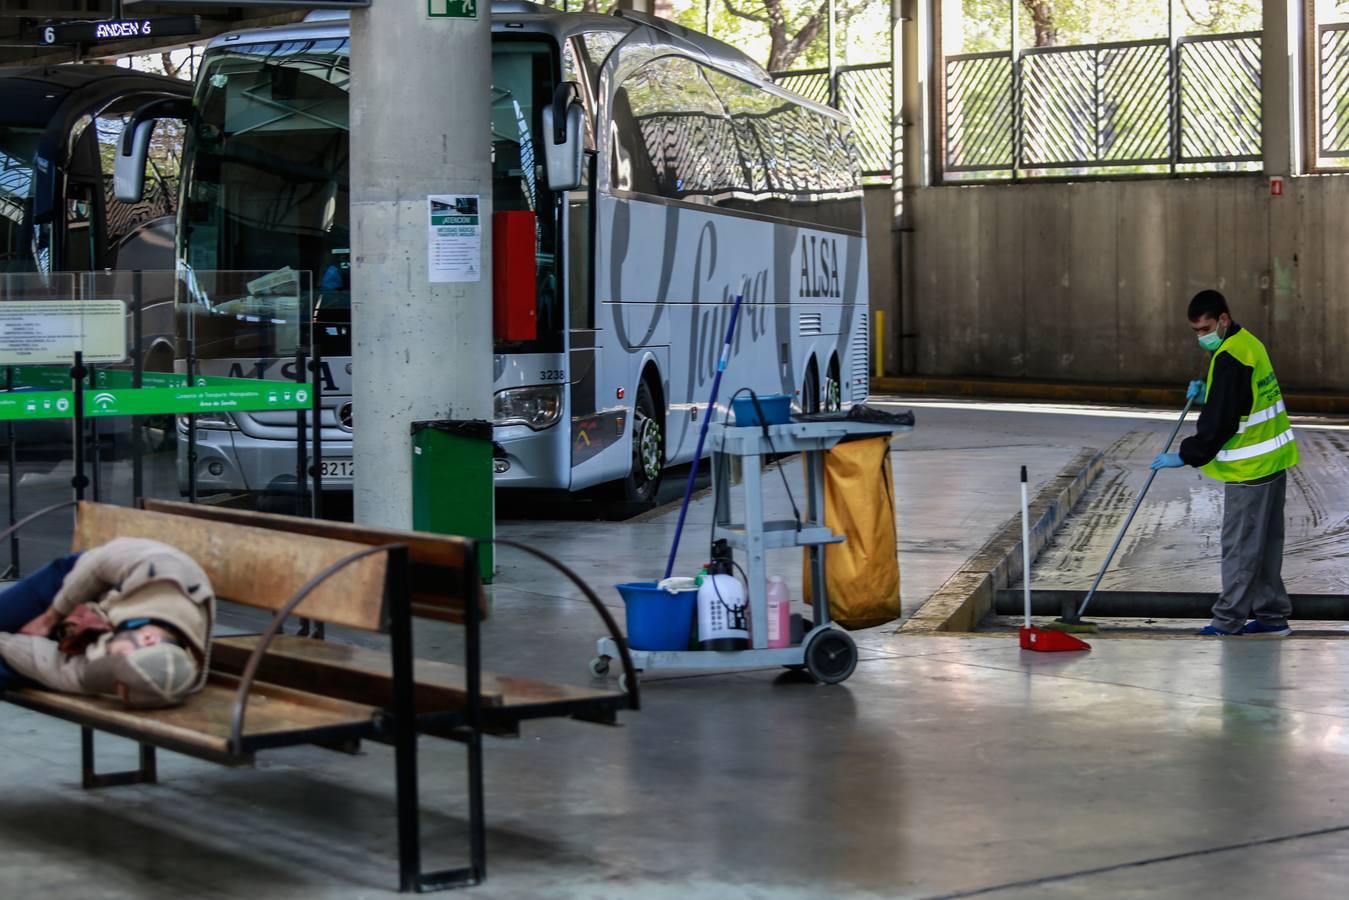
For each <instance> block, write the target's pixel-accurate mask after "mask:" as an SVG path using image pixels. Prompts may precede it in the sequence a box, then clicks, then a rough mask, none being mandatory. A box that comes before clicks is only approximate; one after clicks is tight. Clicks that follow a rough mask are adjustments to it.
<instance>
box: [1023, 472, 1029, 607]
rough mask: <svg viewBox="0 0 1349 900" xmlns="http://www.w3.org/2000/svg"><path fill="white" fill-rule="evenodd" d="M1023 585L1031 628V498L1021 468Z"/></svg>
mask: <svg viewBox="0 0 1349 900" xmlns="http://www.w3.org/2000/svg"><path fill="white" fill-rule="evenodd" d="M1021 583H1022V586H1023V587H1022V593H1023V594H1024V595H1025V598H1026V627H1027V628H1029V627H1030V498H1029V497H1028V496H1027V494H1026V467H1025V466H1022V467H1021Z"/></svg>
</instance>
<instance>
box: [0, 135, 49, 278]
mask: <svg viewBox="0 0 1349 900" xmlns="http://www.w3.org/2000/svg"><path fill="white" fill-rule="evenodd" d="M41 136H42V131H41V129H37V128H15V127H8V126H0V272H36V271H37V264H36V260H35V259H34V258H33V233H32V230H31V228H30V223H29V218H30V216H31V215H32V208H33V159H34V157H35V156H36V155H37V147H38V141H39V139H40V138H41Z"/></svg>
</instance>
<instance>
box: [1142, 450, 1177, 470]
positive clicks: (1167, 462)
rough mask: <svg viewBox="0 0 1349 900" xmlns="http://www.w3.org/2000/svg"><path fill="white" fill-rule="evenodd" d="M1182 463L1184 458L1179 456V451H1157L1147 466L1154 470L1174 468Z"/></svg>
mask: <svg viewBox="0 0 1349 900" xmlns="http://www.w3.org/2000/svg"><path fill="white" fill-rule="evenodd" d="M1183 465H1185V460H1183V459H1181V458H1180V454H1179V453H1158V454H1157V458H1156V459H1154V460H1153V461H1152V465H1150V466H1148V468H1150V469H1152V470H1153V471H1154V472H1155V471H1156V470H1157V469H1175V468H1178V467H1180V466H1183Z"/></svg>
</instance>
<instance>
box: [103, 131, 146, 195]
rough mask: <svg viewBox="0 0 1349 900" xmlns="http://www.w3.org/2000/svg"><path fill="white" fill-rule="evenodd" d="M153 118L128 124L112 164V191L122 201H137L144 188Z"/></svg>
mask: <svg viewBox="0 0 1349 900" xmlns="http://www.w3.org/2000/svg"><path fill="white" fill-rule="evenodd" d="M154 130H155V120H154V119H147V120H146V121H144V122H140V123H137V124H136V125H135V126H131V125H128V126H127V129H126V132H125V133H124V134H123V135H122V140H121V145H120V146H119V147H118V150H117V161H116V162H115V163H114V164H113V170H112V180H113V192H114V193H115V194H116V195H117V199H118V200H120V201H122V202H123V203H139V202H140V200H141V195H142V194H143V193H144V190H145V157H146V156H148V155H149V153H150V135H151V134H152V133H153V132H154Z"/></svg>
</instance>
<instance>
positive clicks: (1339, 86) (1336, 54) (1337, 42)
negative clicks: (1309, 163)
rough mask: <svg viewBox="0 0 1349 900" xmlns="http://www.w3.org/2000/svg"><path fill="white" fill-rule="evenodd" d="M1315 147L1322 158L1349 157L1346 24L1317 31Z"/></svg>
mask: <svg viewBox="0 0 1349 900" xmlns="http://www.w3.org/2000/svg"><path fill="white" fill-rule="evenodd" d="M1317 46H1318V53H1317V75H1318V78H1317V80H1318V86H1319V95H1320V97H1319V103H1318V105H1317V110H1316V112H1317V116H1316V118H1317V122H1318V125H1319V127H1318V128H1317V143H1318V145H1319V150H1320V155H1321V156H1323V157H1332V158H1334V157H1346V156H1349V23H1340V24H1336V25H1322V26H1320V27H1319V29H1318V30H1317Z"/></svg>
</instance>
